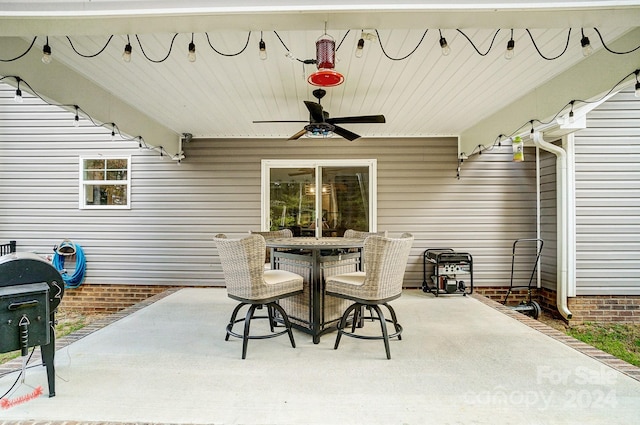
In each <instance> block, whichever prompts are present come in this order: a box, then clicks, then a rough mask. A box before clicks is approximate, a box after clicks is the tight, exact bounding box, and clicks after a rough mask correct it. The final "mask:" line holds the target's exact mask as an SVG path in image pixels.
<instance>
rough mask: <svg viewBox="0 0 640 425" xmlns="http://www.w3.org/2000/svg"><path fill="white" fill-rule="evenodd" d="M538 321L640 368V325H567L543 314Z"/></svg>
mask: <svg viewBox="0 0 640 425" xmlns="http://www.w3.org/2000/svg"><path fill="white" fill-rule="evenodd" d="M538 320H539V321H541V322H543V323H545V324H547V325H549V326H551V327H552V328H555V329H557V330H559V331H561V332H564V333H565V334H567V335H569V336H572V337H574V338H575V339H577V340H580V341H582V342H584V343H585V344H589V345H591V346H592V347H596V348H597V349H599V350H602V351H604V352H605V353H608V354H611V355H612V356H615V357H617V358H619V359H620V360H624V361H625V362H627V363H630V364H632V365H634V366H638V367H640V324H638V323H630V324H621V323H593V322H585V323H583V324H580V325H567V324H566V323H565V322H564V321H562V320H559V319H556V318H553V317H551V316H549V315H548V314H547V313H544V312H543V313H542V315H541V316H540V317H538Z"/></svg>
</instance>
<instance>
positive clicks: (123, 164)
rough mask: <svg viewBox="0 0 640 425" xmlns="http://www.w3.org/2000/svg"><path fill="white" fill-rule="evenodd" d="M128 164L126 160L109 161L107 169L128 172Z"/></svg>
mask: <svg viewBox="0 0 640 425" xmlns="http://www.w3.org/2000/svg"><path fill="white" fill-rule="evenodd" d="M127 162H128V161H127V160H126V159H107V168H108V169H109V170H126V169H127Z"/></svg>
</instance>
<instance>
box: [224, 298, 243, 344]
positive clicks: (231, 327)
mask: <svg viewBox="0 0 640 425" xmlns="http://www.w3.org/2000/svg"><path fill="white" fill-rule="evenodd" d="M245 305H247V303H240V304H238V305H237V306H236V307H235V308H234V309H233V313H231V319H229V324H228V325H227V335H226V336H225V337H224V340H225V341H229V335H230V332H231V330H232V329H233V325H234V324H235V323H236V316H237V315H238V311H240V309H241V308H242V306H245Z"/></svg>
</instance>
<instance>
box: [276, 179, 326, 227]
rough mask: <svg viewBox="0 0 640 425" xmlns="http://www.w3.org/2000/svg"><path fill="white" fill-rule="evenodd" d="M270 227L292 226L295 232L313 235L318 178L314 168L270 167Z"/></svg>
mask: <svg viewBox="0 0 640 425" xmlns="http://www.w3.org/2000/svg"><path fill="white" fill-rule="evenodd" d="M270 172H271V181H270V184H269V190H270V198H271V205H270V213H269V215H270V220H269V222H270V226H271V230H278V229H285V228H286V229H291V230H292V231H293V234H294V235H296V236H300V235H305V236H306V235H311V236H312V235H314V234H315V229H314V223H315V218H316V215H315V179H316V173H315V169H313V168H271V170H270Z"/></svg>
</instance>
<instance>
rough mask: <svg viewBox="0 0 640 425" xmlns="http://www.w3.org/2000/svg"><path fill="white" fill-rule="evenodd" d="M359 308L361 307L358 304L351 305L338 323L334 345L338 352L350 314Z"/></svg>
mask: <svg viewBox="0 0 640 425" xmlns="http://www.w3.org/2000/svg"><path fill="white" fill-rule="evenodd" d="M357 308H360V305H359V304H358V303H355V304H351V305H350V306H349V307H348V308H347V309H346V310H345V311H344V313H343V314H342V317H341V318H340V321H339V322H338V326H337V328H338V334H337V335H336V343H335V344H334V345H333V349H334V350H337V349H338V345H340V338H342V332H344V327H345V326H347V318H348V317H349V314H351V312H352V311H354V310H355V309H357ZM354 314H355V313H354Z"/></svg>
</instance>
